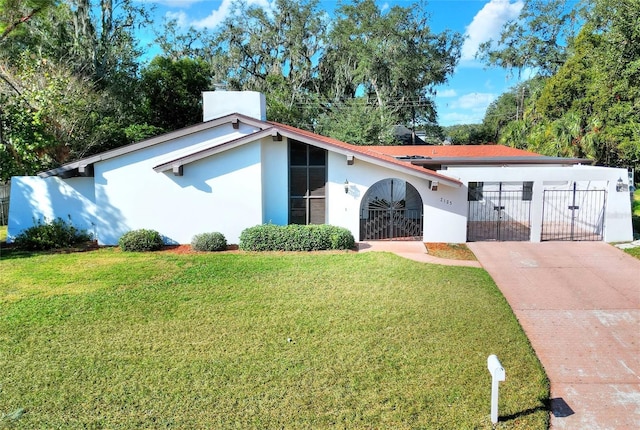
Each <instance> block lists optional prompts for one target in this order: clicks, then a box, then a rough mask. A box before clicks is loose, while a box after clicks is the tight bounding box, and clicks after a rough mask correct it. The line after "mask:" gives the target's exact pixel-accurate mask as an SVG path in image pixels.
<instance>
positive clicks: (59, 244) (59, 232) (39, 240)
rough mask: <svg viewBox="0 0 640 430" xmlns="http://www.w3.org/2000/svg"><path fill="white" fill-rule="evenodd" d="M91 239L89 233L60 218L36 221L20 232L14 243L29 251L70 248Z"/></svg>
mask: <svg viewBox="0 0 640 430" xmlns="http://www.w3.org/2000/svg"><path fill="white" fill-rule="evenodd" d="M91 239H92V235H91V233H87V231H86V230H79V229H77V228H76V227H74V226H73V224H71V222H67V221H65V220H63V219H62V218H56V219H55V220H53V221H46V220H45V221H44V222H42V221H38V223H37V224H36V225H34V226H32V227H29V228H27V229H26V230H24V231H22V232H20V234H18V235H17V236H16V237H15V238H14V243H15V244H16V246H17V247H19V248H22V249H25V250H29V251H45V250H48V249H59V248H70V247H72V246H73V245H77V244H79V243H84V242H88V241H90V240H91Z"/></svg>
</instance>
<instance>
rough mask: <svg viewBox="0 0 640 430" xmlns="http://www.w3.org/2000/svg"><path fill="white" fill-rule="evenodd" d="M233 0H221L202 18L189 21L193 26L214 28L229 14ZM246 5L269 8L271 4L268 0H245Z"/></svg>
mask: <svg viewBox="0 0 640 430" xmlns="http://www.w3.org/2000/svg"><path fill="white" fill-rule="evenodd" d="M233 1H234V0H222V3H220V7H219V8H218V9H214V10H212V11H211V13H210V14H209V15H208V16H207V17H206V18H202V19H196V20H194V21H192V22H191V23H190V25H192V26H193V27H195V28H205V27H206V28H214V27H216V26H217V25H218V24H220V23H221V22H222V21H224V19H225V18H226V17H227V16H229V12H230V10H231V6H232V5H233ZM246 4H247V5H255V6H259V7H262V8H264V9H270V8H271V5H270V3H269V1H268V0H246Z"/></svg>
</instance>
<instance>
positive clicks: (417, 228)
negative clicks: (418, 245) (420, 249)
mask: <svg viewBox="0 0 640 430" xmlns="http://www.w3.org/2000/svg"><path fill="white" fill-rule="evenodd" d="M365 215H366V216H365ZM360 219H361V223H360V237H362V238H363V240H385V239H399V238H405V239H416V240H421V239H422V213H421V211H418V210H409V209H394V208H389V209H370V210H368V211H367V214H362V216H361V217H360Z"/></svg>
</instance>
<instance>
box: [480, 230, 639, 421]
mask: <svg viewBox="0 0 640 430" xmlns="http://www.w3.org/2000/svg"><path fill="white" fill-rule="evenodd" d="M468 245H469V248H470V249H471V250H472V251H473V252H474V254H475V255H476V257H477V258H478V260H479V261H480V262H481V264H482V266H483V267H484V268H485V269H486V270H487V271H488V272H489V274H490V275H491V277H492V278H493V279H494V280H495V282H496V284H497V285H498V287H499V288H500V290H501V291H502V293H503V294H504V296H505V297H506V299H507V301H508V302H509V304H510V305H511V308H512V309H513V311H514V313H515V315H516V317H517V318H518V320H519V321H520V324H521V325H522V327H523V328H524V331H525V333H526V334H527V336H528V337H529V340H530V341H531V344H532V346H533V348H534V350H535V351H536V353H537V355H538V357H539V358H540V361H541V362H542V365H543V366H544V368H545V370H546V372H547V375H548V376H549V379H550V381H551V398H552V400H551V409H552V410H551V427H552V428H553V429H581V430H590V429H630V430H631V429H634V430H637V429H640V261H639V260H637V259H635V258H633V257H631V256H629V255H627V254H625V253H624V252H622V251H620V250H619V249H616V248H615V247H613V246H612V245H609V244H607V243H603V242H543V243H529V242H475V243H470V244H468ZM508 372H509V370H508V369H507V375H508Z"/></svg>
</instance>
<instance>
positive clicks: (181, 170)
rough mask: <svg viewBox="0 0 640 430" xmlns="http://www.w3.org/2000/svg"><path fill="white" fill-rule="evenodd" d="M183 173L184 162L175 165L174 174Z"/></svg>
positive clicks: (180, 174) (179, 174)
mask: <svg viewBox="0 0 640 430" xmlns="http://www.w3.org/2000/svg"><path fill="white" fill-rule="evenodd" d="M183 173H184V172H183V169H182V164H180V165H178V166H173V176H182V175H183Z"/></svg>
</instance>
